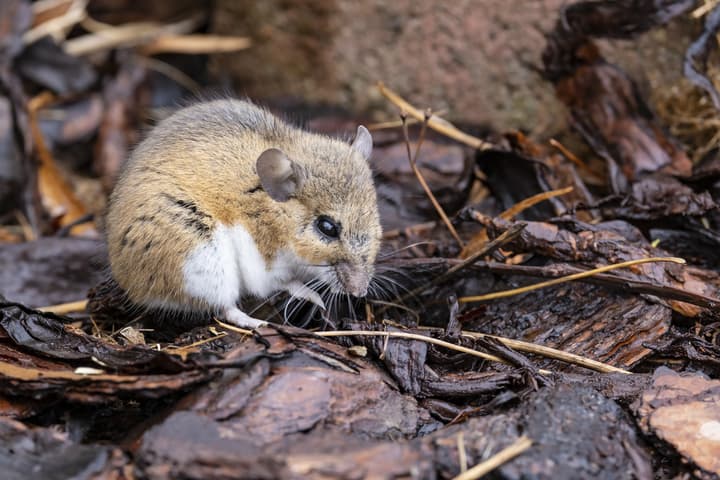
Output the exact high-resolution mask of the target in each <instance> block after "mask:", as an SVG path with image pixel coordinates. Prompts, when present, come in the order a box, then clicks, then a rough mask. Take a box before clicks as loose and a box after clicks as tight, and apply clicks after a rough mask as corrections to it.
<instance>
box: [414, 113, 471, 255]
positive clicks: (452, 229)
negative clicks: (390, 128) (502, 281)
mask: <svg viewBox="0 0 720 480" xmlns="http://www.w3.org/2000/svg"><path fill="white" fill-rule="evenodd" d="M401 118H402V120H403V135H404V136H405V146H406V147H407V154H408V161H409V162H410V168H412V171H413V173H414V174H415V177H417V179H418V182H420V185H421V186H422V188H423V190H425V195H427V196H428V198H429V199H430V202H431V203H432V205H433V207H434V208H435V211H436V212H437V213H438V215H440V218H441V219H442V221H443V223H445V226H446V227H447V228H448V230H450V234H451V235H452V236H453V238H454V239H455V241H456V242H457V243H458V245H460V248H462V247H463V241H462V240H461V239H460V235H458V233H457V230H455V227H454V226H453V224H452V222H451V221H450V219H449V218H448V216H447V214H446V213H445V210H443V208H442V206H441V205H440V203H439V202H438V201H437V199H436V198H435V195H434V194H433V193H432V190H430V186H428V184H427V182H426V181H425V177H423V175H422V172H420V169H419V168H418V166H417V158H418V155H419V154H420V147H421V146H422V143H423V140H425V132H426V131H427V122H428V119H429V118H430V114H429V113H426V114H425V117H424V121H423V123H422V129H421V130H420V136H419V137H418V142H417V146H416V147H415V154H414V155H413V154H412V152H411V149H410V135H409V133H408V126H407V123H406V122H405V120H406V118H407V116H406V115H405V114H401Z"/></svg>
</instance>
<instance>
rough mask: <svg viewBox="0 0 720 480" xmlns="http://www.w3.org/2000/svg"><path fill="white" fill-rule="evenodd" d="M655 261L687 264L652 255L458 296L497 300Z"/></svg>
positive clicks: (681, 260) (468, 301) (470, 298)
mask: <svg viewBox="0 0 720 480" xmlns="http://www.w3.org/2000/svg"><path fill="white" fill-rule="evenodd" d="M653 262H671V263H679V264H683V265H684V264H685V260H683V259H682V258H677V257H652V258H640V259H637V260H628V261H627V262H621V263H616V264H613V265H605V266H604V267H599V268H594V269H592V270H588V271H586V272H579V273H574V274H572V275H567V276H564V277H560V278H554V279H552V280H548V281H546V282H540V283H536V284H534V285H528V286H525V287H520V288H514V289H512V290H503V291H502V292H493V293H487V294H485V295H474V296H470V297H461V298H458V302H460V303H470V302H485V301H487V300H495V299H497V298H506V297H512V296H513V295H520V294H521V293H527V292H532V291H533V290H539V289H541V288H545V287H550V286H552V285H558V284H561V283H565V282H571V281H573V280H580V279H583V278H587V277H591V276H593V275H596V274H598V273H603V272H609V271H610V270H615V269H618V268H624V267H631V266H633V265H640V264H643V263H653Z"/></svg>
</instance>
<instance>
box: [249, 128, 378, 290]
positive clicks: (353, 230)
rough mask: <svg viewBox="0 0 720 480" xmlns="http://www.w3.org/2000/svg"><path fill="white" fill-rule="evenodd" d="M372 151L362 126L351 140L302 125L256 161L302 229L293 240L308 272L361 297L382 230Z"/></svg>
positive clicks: (271, 191)
mask: <svg viewBox="0 0 720 480" xmlns="http://www.w3.org/2000/svg"><path fill="white" fill-rule="evenodd" d="M371 152H372V137H371V136H370V132H368V130H367V129H366V128H365V127H363V126H360V127H358V130H357V134H356V136H355V140H354V141H353V142H352V144H347V143H344V142H341V141H339V140H333V139H330V138H327V137H322V136H319V135H314V134H308V133H305V132H302V134H299V135H298V137H297V142H292V144H291V145H287V146H285V147H284V149H283V150H281V149H278V148H271V149H268V150H265V151H264V152H263V153H262V154H261V155H260V156H259V157H258V159H257V165H256V166H257V172H258V176H259V177H260V182H261V184H262V187H263V189H264V190H265V192H267V194H268V195H269V196H270V197H271V198H272V199H273V200H274V201H276V202H282V203H283V207H284V208H283V213H284V214H286V215H288V217H289V222H290V223H289V224H290V225H291V228H293V229H295V231H294V232H292V235H291V237H292V238H291V240H290V244H291V247H292V249H293V250H294V252H295V254H296V255H297V256H298V257H299V258H300V260H301V261H302V262H303V263H304V264H305V265H307V266H308V268H307V271H308V272H309V276H310V277H313V278H317V279H318V280H320V281H322V282H323V283H325V284H328V285H330V287H331V288H332V290H333V291H335V292H347V293H349V294H351V295H354V296H357V297H362V296H365V294H366V293H367V289H368V286H369V284H370V280H371V279H372V276H373V273H374V264H375V257H376V255H377V252H378V249H379V246H380V237H381V234H382V230H381V227H380V218H379V215H378V208H377V198H376V193H375V186H374V184H373V180H372V174H371V171H370V168H369V166H368V158H369V157H370V153H371Z"/></svg>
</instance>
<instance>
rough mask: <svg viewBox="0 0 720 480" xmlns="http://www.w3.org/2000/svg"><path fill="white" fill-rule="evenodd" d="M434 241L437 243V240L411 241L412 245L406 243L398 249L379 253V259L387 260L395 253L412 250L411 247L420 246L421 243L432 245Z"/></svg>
mask: <svg viewBox="0 0 720 480" xmlns="http://www.w3.org/2000/svg"><path fill="white" fill-rule="evenodd" d="M433 243H435V242H428V241H424V242H415V243H411V244H410V245H405V246H404V247H400V248H398V249H396V250H392V251H390V252H386V253H383V254H380V255H378V259H379V260H385V259H387V258H390V257H392V256H394V255H397V254H398V253H401V252H404V251H405V250H410V249H411V248H415V247H419V246H420V245H432V244H433Z"/></svg>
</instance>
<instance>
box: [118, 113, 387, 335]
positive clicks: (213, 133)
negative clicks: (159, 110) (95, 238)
mask: <svg viewBox="0 0 720 480" xmlns="http://www.w3.org/2000/svg"><path fill="white" fill-rule="evenodd" d="M372 149H373V140H372V136H371V134H370V132H369V131H368V129H367V128H366V127H364V126H362V125H360V126H358V128H357V132H356V134H355V137H354V139H353V140H352V142H346V141H343V140H341V139H337V138H333V137H330V136H327V135H323V134H319V133H314V132H310V131H307V130H304V129H301V128H299V127H297V126H294V125H292V124H291V123H289V122H287V121H285V120H283V119H281V118H279V117H278V116H276V115H274V114H272V113H270V112H269V111H268V110H267V109H265V108H262V107H260V106H258V105H256V104H254V103H253V102H251V101H248V100H240V99H218V100H212V101H205V102H199V103H196V104H193V105H189V106H186V107H183V108H181V109H179V110H177V111H176V112H175V113H173V114H171V115H170V116H169V117H167V118H166V119H164V120H162V121H160V122H159V123H158V124H157V125H155V126H154V127H153V128H152V129H151V130H149V132H148V133H147V135H146V136H145V138H144V139H143V140H142V141H141V142H140V143H139V144H138V145H137V146H136V147H135V148H134V149H133V151H132V152H131V154H130V155H129V158H128V160H127V161H126V164H125V165H124V167H123V170H122V172H121V173H120V175H119V177H118V180H117V182H116V184H115V186H114V188H113V191H112V193H111V195H110V198H109V202H108V209H107V214H106V221H105V229H106V237H107V245H108V255H109V264H110V273H111V275H112V277H113V279H114V280H115V281H116V282H117V284H118V285H119V286H120V287H121V288H122V289H123V290H124V291H125V293H126V294H127V297H128V300H129V301H130V302H131V303H132V304H133V305H135V306H138V307H141V308H143V307H144V308H147V309H160V310H162V311H170V312H179V313H183V312H184V313H210V314H212V315H216V316H218V317H219V318H221V319H224V320H225V321H227V322H229V323H231V324H233V325H236V326H238V327H242V328H248V329H256V328H259V327H262V326H265V325H267V323H268V322H267V321H266V320H263V319H258V318H254V317H252V316H251V315H249V314H248V313H247V312H246V311H244V310H243V307H242V303H241V302H242V299H243V297H247V296H252V297H256V298H261V299H262V298H269V297H270V296H272V295H274V294H275V293H278V292H281V291H283V292H287V293H288V294H289V295H290V296H291V297H294V298H297V299H301V300H305V301H309V302H312V303H313V304H315V305H317V306H319V307H320V308H323V309H324V308H325V304H324V301H323V295H324V294H329V293H336V294H348V295H351V296H354V297H359V298H361V297H364V296H365V295H366V294H367V292H368V288H369V286H370V284H371V281H372V278H373V274H374V265H375V259H376V256H377V252H378V250H379V245H380V240H381V236H382V229H381V226H380V219H379V213H378V206H377V197H376V190H375V185H374V182H373V176H372V171H371V169H370V166H369V158H370V155H371V153H372Z"/></svg>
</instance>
